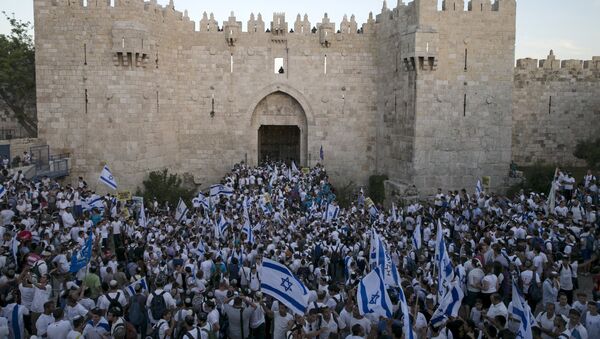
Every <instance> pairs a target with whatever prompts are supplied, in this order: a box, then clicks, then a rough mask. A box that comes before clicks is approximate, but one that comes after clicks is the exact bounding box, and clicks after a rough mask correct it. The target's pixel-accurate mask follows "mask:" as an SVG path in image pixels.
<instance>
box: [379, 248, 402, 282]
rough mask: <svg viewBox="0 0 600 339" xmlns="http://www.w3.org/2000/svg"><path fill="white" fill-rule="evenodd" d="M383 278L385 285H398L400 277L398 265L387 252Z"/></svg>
mask: <svg viewBox="0 0 600 339" xmlns="http://www.w3.org/2000/svg"><path fill="white" fill-rule="evenodd" d="M383 280H384V282H385V285H386V286H392V287H400V283H401V279H400V274H399V273H398V267H396V264H394V261H393V260H392V257H391V256H390V255H389V254H388V253H387V252H386V253H385V277H384V279H383Z"/></svg>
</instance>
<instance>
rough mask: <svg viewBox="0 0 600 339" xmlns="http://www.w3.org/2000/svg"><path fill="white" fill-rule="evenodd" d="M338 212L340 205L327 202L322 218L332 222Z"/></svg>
mask: <svg viewBox="0 0 600 339" xmlns="http://www.w3.org/2000/svg"><path fill="white" fill-rule="evenodd" d="M339 213H340V206H338V205H334V204H327V207H326V208H325V214H323V219H325V222H328V223H330V222H332V221H333V220H337V217H338V214H339Z"/></svg>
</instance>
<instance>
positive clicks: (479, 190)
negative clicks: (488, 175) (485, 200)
mask: <svg viewBox="0 0 600 339" xmlns="http://www.w3.org/2000/svg"><path fill="white" fill-rule="evenodd" d="M475 193H477V197H480V196H481V194H482V193H483V186H482V185H481V180H480V179H477V185H475Z"/></svg>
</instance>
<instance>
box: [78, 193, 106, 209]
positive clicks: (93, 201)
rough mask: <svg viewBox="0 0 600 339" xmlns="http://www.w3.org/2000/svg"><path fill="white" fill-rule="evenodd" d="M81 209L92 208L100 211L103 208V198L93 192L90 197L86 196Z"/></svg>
mask: <svg viewBox="0 0 600 339" xmlns="http://www.w3.org/2000/svg"><path fill="white" fill-rule="evenodd" d="M82 207H83V209H84V210H85V211H88V212H89V211H91V210H93V209H94V208H95V209H98V210H100V211H102V210H104V199H103V198H102V197H101V196H98V195H96V194H93V195H92V196H91V197H89V198H87V199H86V200H85V201H84V203H83V205H82Z"/></svg>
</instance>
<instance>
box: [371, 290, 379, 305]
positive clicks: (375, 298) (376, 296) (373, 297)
mask: <svg viewBox="0 0 600 339" xmlns="http://www.w3.org/2000/svg"><path fill="white" fill-rule="evenodd" d="M377 299H379V292H377V293H375V294H373V295H372V296H371V300H369V304H370V305H375V304H377Z"/></svg>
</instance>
